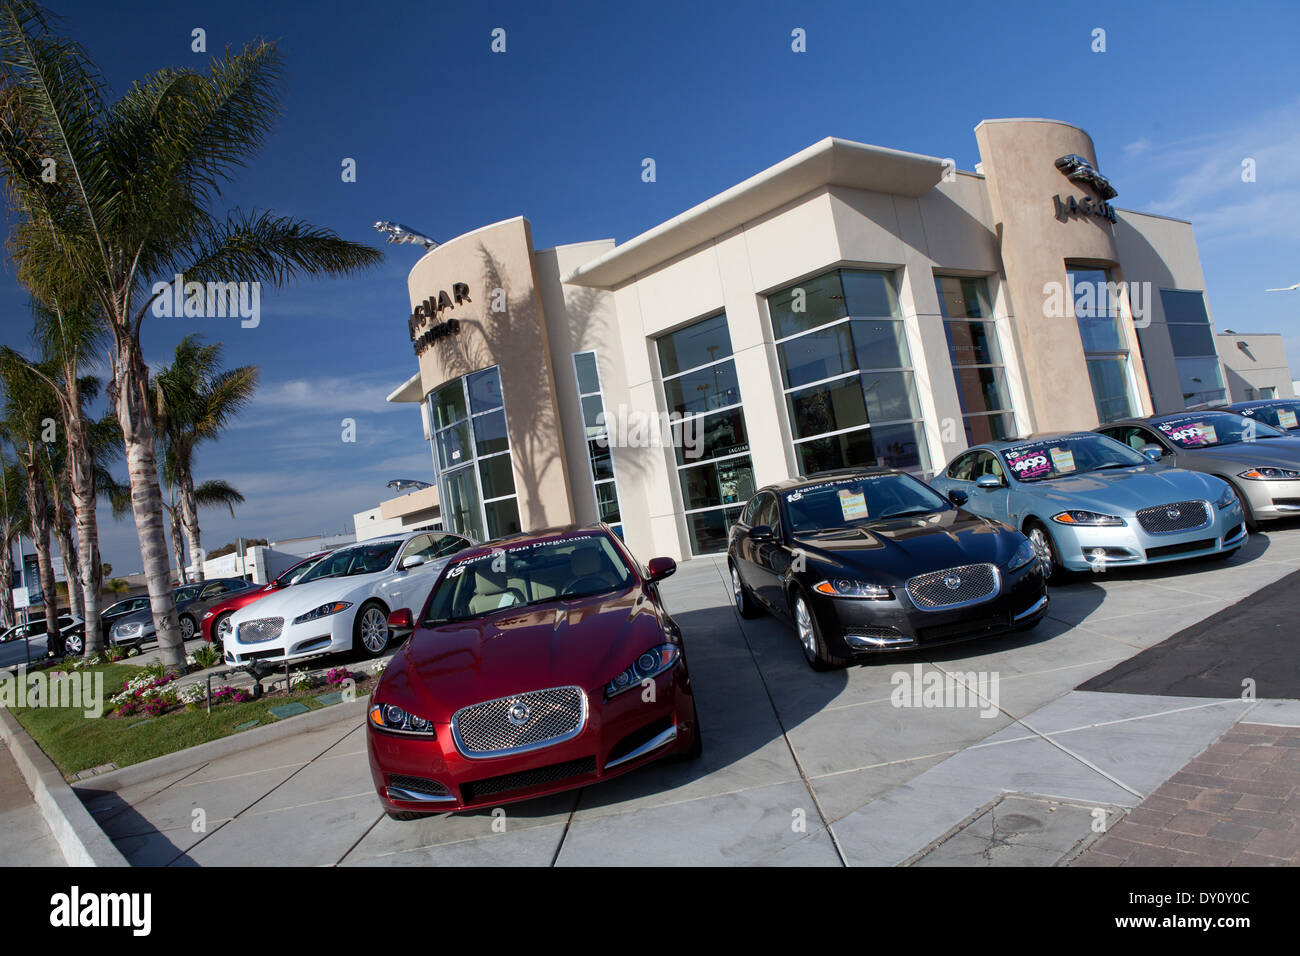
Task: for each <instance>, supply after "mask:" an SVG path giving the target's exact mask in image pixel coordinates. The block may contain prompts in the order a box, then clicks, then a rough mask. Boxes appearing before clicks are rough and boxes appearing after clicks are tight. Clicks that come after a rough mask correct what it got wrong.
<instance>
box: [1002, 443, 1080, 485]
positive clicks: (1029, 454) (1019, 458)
mask: <svg viewBox="0 0 1300 956" xmlns="http://www.w3.org/2000/svg"><path fill="white" fill-rule="evenodd" d="M1046 451H1047V450H1046V449H1045V448H1033V449H1030V450H1028V451H1018V450H1016V449H1014V448H1012V449H1009V450H1008V451H1007V452H1006V458H1007V465H1009V466H1010V468H1011V470H1012V471H1014V472H1015V473H1016V477H1017V478H1036V477H1038V476H1039V475H1044V474H1046V473H1047V472H1049V471H1051V470H1052V463H1051V462H1050V461H1048V459H1047V454H1046ZM1053 451H1055V449H1053ZM1070 457H1071V460H1073V458H1074V456H1073V455H1071V456H1070Z"/></svg>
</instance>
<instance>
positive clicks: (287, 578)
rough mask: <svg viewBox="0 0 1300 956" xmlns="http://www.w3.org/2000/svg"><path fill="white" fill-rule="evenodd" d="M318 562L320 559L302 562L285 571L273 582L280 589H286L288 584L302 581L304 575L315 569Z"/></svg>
mask: <svg viewBox="0 0 1300 956" xmlns="http://www.w3.org/2000/svg"><path fill="white" fill-rule="evenodd" d="M318 561H320V558H313V559H312V560H310V561H304V562H303V563H302V564H300V565H298V566H297V567H296V568H290V569H289V570H288V571H285V572H284V574H282V575H280V576H279V577H278V578H276V579H275V582H276V583H277V584H278V585H280V587H282V588H287V587H288V586H289V585H290V584H296V583H297V582H299V581H301V580H302V576H303V575H304V574H306V573H307V572H308V571H310V570H311V569H312V568H314V567H316V564H317V562H318Z"/></svg>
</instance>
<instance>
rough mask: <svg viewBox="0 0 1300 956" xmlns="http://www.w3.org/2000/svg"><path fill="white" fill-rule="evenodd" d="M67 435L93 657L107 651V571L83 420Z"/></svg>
mask: <svg viewBox="0 0 1300 956" xmlns="http://www.w3.org/2000/svg"><path fill="white" fill-rule="evenodd" d="M67 432H68V471H69V473H70V475H71V482H70V484H71V485H72V510H73V514H74V515H75V516H76V522H77V549H78V554H77V557H78V562H77V563H78V564H79V565H80V570H81V577H80V583H81V600H82V605H83V607H82V610H83V614H82V616H83V617H84V618H85V620H86V640H85V655H86V656H87V657H94V656H95V655H96V654H98V653H99V652H100V651H101V650H103V648H104V635H103V633H102V632H101V630H100V621H99V612H100V606H99V596H100V592H101V591H102V589H103V586H104V567H103V565H102V564H100V561H99V519H98V518H97V517H96V515H95V505H96V501H95V476H94V472H93V471H92V470H91V461H92V455H91V451H90V434H89V429H88V428H87V425H86V421H85V419H84V418H83V419H80V420H79V421H75V422H72V423H70V424H69V427H68V429H67Z"/></svg>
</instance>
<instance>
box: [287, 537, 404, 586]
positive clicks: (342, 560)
mask: <svg viewBox="0 0 1300 956" xmlns="http://www.w3.org/2000/svg"><path fill="white" fill-rule="evenodd" d="M401 546H402V542H401V540H400V539H399V540H396V541H376V542H374V543H372V544H358V545H353V546H352V547H350V548H343V549H342V550H340V551H335V552H334V553H333V554H330V555H326V556H325V557H324V558H322V559H321V560H320V563H319V564H317V565H316V566H315V567H314V568H312V569H311V570H310V571H308V572H307V573H306V574H304V575H303V576H302V578H301V579H300V580H301V582H303V583H306V582H307V581H319V580H321V579H322V578H334V577H347V576H350V575H354V574H373V573H375V572H377V571H384V570H386V569H387V568H388V566H389V565H390V564H392V563H393V557H394V556H395V555H396V554H397V549H398V548H400V547H401Z"/></svg>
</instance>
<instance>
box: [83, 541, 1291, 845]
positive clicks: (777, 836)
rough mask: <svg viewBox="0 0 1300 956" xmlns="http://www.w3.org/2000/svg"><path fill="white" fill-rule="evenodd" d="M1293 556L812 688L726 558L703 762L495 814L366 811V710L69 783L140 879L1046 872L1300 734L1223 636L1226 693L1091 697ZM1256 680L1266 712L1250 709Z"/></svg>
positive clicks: (685, 598)
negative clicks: (1101, 822) (1243, 750)
mask: <svg viewBox="0 0 1300 956" xmlns="http://www.w3.org/2000/svg"><path fill="white" fill-rule="evenodd" d="M1298 565H1300V529H1297V528H1286V529H1281V530H1278V531H1275V532H1273V533H1270V534H1260V535H1256V536H1253V537H1252V539H1251V541H1250V542H1249V543H1248V544H1247V545H1246V547H1245V548H1244V549H1243V550H1242V551H1241V552H1239V553H1238V554H1237V555H1235V556H1234V557H1232V558H1231V559H1230V560H1228V561H1226V562H1220V563H1193V564H1184V565H1172V566H1164V567H1160V568H1151V569H1141V570H1134V571H1129V572H1125V573H1123V574H1112V575H1106V576H1102V575H1097V576H1094V577H1091V578H1087V577H1085V578H1078V579H1075V580H1073V581H1071V582H1069V583H1067V584H1064V585H1061V586H1054V587H1053V588H1052V595H1051V596H1052V607H1051V611H1050V615H1049V617H1048V618H1047V619H1046V620H1044V621H1043V623H1042V624H1040V625H1039V627H1038V628H1037V629H1035V630H1034V631H1032V632H1029V633H1027V634H1019V635H1012V636H1009V637H1003V638H994V639H991V640H986V641H982V642H977V643H967V644H961V645H952V646H948V647H944V648H937V649H935V650H934V651H931V652H928V653H926V652H911V653H907V654H903V655H896V656H893V657H890V658H887V659H880V660H877V661H874V662H871V663H868V664H864V665H861V666H856V667H853V668H850V669H848V670H843V671H833V672H829V673H824V674H817V673H814V672H812V671H811V670H810V669H809V668H808V667H807V666H806V665H805V664H804V662H803V660H802V657H801V655H800V651H799V649H798V646H797V644H796V640H795V638H794V635H793V633H792V632H791V631H790V630H789V629H788V628H787V627H786V626H785V625H784V624H782V623H780V622H777V621H775V620H773V619H770V618H759V619H757V620H754V621H742V620H741V619H740V618H739V617H738V616H737V615H736V613H735V612H734V610H733V608H732V605H731V600H730V592H729V588H728V586H727V583H726V580H725V577H724V574H725V566H724V565H723V564H722V563H721V562H720V561H717V560H704V559H701V560H695V561H691V562H689V563H685V564H683V565H682V566H681V567H680V569H679V571H678V572H677V574H676V576H674V577H673V578H671V579H669V580H668V581H667V582H665V585H664V594H665V600H666V602H667V604H668V606H669V608H670V609H671V610H672V612H673V614H674V616H675V617H676V618H677V620H678V622H679V623H680V624H681V626H682V629H683V631H684V633H685V635H686V638H687V642H688V643H687V655H688V659H689V661H690V665H691V668H692V671H693V674H694V679H695V682H696V689H697V697H698V701H699V708H700V717H701V723H702V725H703V728H704V733H705V753H704V756H703V758H702V759H701V760H700V761H698V762H697V763H694V764H684V765H681V764H677V765H671V764H658V765H654V766H651V767H648V768H646V769H644V770H641V771H638V772H636V773H634V774H630V775H628V776H625V777H622V778H619V779H617V780H614V781H611V782H609V783H605V784H602V785H600V786H599V787H590V788H586V789H583V790H580V791H575V792H572V793H567V794H562V795H558V796H555V797H551V798H545V799H541V800H537V801H532V802H527V803H522V804H513V805H510V806H509V807H506V808H504V809H503V810H502V811H498V813H496V814H493V813H489V812H480V813H468V814H463V815H443V816H436V817H431V818H428V819H426V820H422V821H419V822H414V823H399V822H396V821H393V820H390V819H388V818H387V817H386V816H385V815H384V814H383V812H382V811H381V809H380V807H379V804H378V801H377V800H376V798H375V795H374V792H373V788H372V786H371V782H370V776H369V770H368V767H367V763H366V757H365V740H364V736H363V730H362V728H361V726H360V722H359V720H356V719H353V720H347V721H341V722H338V723H336V724H335V725H332V726H329V727H324V728H320V729H314V730H311V731H309V732H305V733H303V734H301V735H298V736H294V737H291V738H288V739H285V740H280V741H278V742H275V743H272V744H267V745H264V746H260V747H258V748H255V749H252V750H246V751H243V752H241V753H236V754H231V755H228V756H224V757H220V758H218V759H214V760H211V761H209V762H206V763H201V764H198V765H195V766H189V767H184V768H175V769H172V770H170V771H169V772H168V773H166V774H160V775H159V776H158V777H156V778H154V779H148V780H136V781H134V782H130V783H129V785H118V784H117V782H116V781H115V779H114V778H115V777H116V776H118V775H116V774H107V775H104V776H102V777H97V778H94V779H93V780H91V781H86V782H83V783H80V784H78V792H79V793H80V794H81V796H82V798H83V800H84V801H85V802H86V804H87V806H88V808H89V809H90V810H91V812H92V814H94V815H95V817H96V819H97V820H99V822H100V824H101V825H102V826H103V828H104V829H105V831H106V832H107V833H108V834H109V835H110V836H111V837H112V838H113V839H114V841H115V843H116V844H117V846H118V847H119V849H120V850H121V851H122V852H123V853H124V854H125V855H126V856H127V858H128V859H130V860H132V862H135V863H139V864H146V865H150V864H152V865H181V866H184V865H223V864H247V863H255V864H302V865H340V864H342V865H373V864H393V865H400V864H412V865H421V864H424V865H428V864H475V865H481V864H493V863H511V864H535V865H552V864H555V865H583V864H599V865H611V864H631V865H636V864H669V865H683V864H692V865H729V864H758V865H781V864H815V865H831V866H838V865H843V864H846V863H847V864H899V863H917V864H921V865H927V864H934V863H963V864H970V865H989V864H990V863H998V862H1002V863H1027V864H1036V865H1052V864H1057V863H1061V862H1064V861H1067V860H1068V859H1069V858H1071V857H1072V856H1073V855H1075V854H1077V853H1079V852H1080V851H1081V850H1082V849H1083V848H1084V847H1085V846H1086V845H1087V844H1088V843H1089V841H1090V840H1091V839H1092V837H1093V832H1092V828H1091V827H1090V822H1091V821H1092V819H1094V818H1095V817H1096V815H1097V814H1098V813H1100V814H1102V815H1104V816H1105V817H1106V818H1107V819H1108V820H1113V819H1118V818H1119V817H1120V816H1122V815H1123V814H1124V813H1126V812H1127V810H1128V809H1130V808H1133V807H1136V806H1137V805H1138V804H1139V803H1141V802H1142V800H1143V799H1144V798H1145V797H1146V796H1147V795H1149V794H1150V793H1152V792H1153V791H1155V790H1156V789H1157V788H1158V787H1159V786H1160V785H1161V784H1162V783H1163V782H1164V781H1165V780H1167V779H1168V778H1169V777H1171V776H1172V775H1173V774H1174V773H1176V772H1178V771H1179V770H1180V769H1181V768H1182V767H1183V766H1184V765H1185V764H1187V763H1188V762H1189V761H1190V760H1192V759H1193V758H1194V757H1196V755H1197V754H1199V753H1201V752H1202V751H1203V750H1204V749H1205V748H1206V747H1208V746H1209V745H1210V744H1212V743H1213V742H1214V741H1215V740H1217V739H1218V738H1219V737H1221V736H1222V735H1223V734H1224V733H1225V732H1227V731H1229V730H1230V729H1231V728H1232V727H1233V726H1234V725H1235V724H1236V723H1237V722H1238V721H1239V720H1241V719H1242V718H1243V717H1245V716H1247V715H1248V714H1250V715H1252V716H1251V720H1257V721H1258V720H1260V719H1261V717H1260V715H1261V714H1263V713H1267V715H1268V721H1270V722H1273V723H1281V724H1287V723H1293V724H1300V703H1294V702H1288V701H1287V700H1274V699H1272V698H1285V697H1287V696H1288V695H1289V696H1290V697H1297V696H1300V694H1297V693H1296V692H1295V688H1294V686H1293V685H1292V684H1291V683H1289V682H1287V681H1283V682H1280V683H1278V684H1273V683H1271V672H1270V670H1268V669H1265V668H1263V666H1262V665H1263V659H1262V658H1260V657H1259V654H1257V653H1253V652H1252V653H1253V656H1250V657H1248V659H1247V660H1245V661H1244V662H1243V666H1242V668H1239V670H1240V671H1241V672H1240V673H1234V668H1233V666H1232V664H1231V663H1230V661H1231V657H1232V654H1231V653H1230V651H1227V652H1225V645H1224V644H1223V643H1222V641H1221V640H1220V641H1219V643H1218V644H1216V645H1215V646H1216V647H1217V648H1218V654H1217V656H1215V660H1216V661H1218V662H1219V663H1218V665H1217V666H1218V667H1219V670H1220V676H1219V679H1220V681H1221V683H1219V684H1215V685H1213V687H1212V688H1210V689H1213V690H1215V692H1216V693H1219V691H1218V688H1222V693H1221V694H1220V696H1206V694H1205V693H1198V692H1196V691H1195V690H1177V688H1178V687H1180V686H1181V685H1179V684H1178V683H1177V682H1170V681H1165V682H1164V683H1161V681H1159V680H1157V681H1153V682H1148V683H1147V684H1141V685H1125V688H1126V689H1125V690H1124V691H1123V692H1116V690H1117V686H1106V687H1105V688H1104V689H1103V690H1090V689H1087V688H1088V687H1089V686H1091V685H1089V684H1088V683H1087V682H1088V681H1090V680H1092V679H1094V678H1098V677H1099V675H1104V674H1108V673H1119V672H1118V671H1116V670H1115V669H1116V668H1117V667H1118V666H1121V665H1123V664H1124V662H1126V661H1130V659H1133V660H1139V661H1140V660H1142V659H1143V652H1145V651H1147V649H1149V648H1153V647H1155V646H1156V645H1157V644H1160V643H1161V642H1162V641H1164V640H1165V639H1166V638H1169V637H1170V636H1171V635H1174V634H1177V633H1179V632H1182V631H1184V630H1185V629H1187V628H1189V627H1193V626H1194V625H1198V624H1200V622H1202V621H1207V622H1210V623H1208V624H1207V625H1205V627H1206V628H1208V629H1209V631H1212V632H1213V633H1215V634H1219V635H1220V636H1223V635H1228V636H1231V637H1232V639H1233V640H1236V639H1238V638H1239V637H1240V636H1241V632H1242V630H1243V629H1242V628H1241V626H1240V625H1239V624H1237V623H1234V620H1236V619H1235V618H1234V617H1232V616H1229V617H1228V618H1227V619H1226V620H1225V619H1223V618H1216V617H1215V615H1216V614H1218V613H1219V612H1220V611H1223V610H1224V609H1226V608H1229V607H1230V606H1231V605H1234V604H1236V603H1237V602H1238V601H1240V600H1241V599H1242V598H1243V597H1244V596H1245V595H1247V594H1251V593H1253V592H1255V591H1258V590H1259V589H1261V588H1265V587H1267V586H1269V585H1271V584H1273V583H1274V582H1279V581H1283V579H1285V578H1286V577H1287V576H1288V575H1289V574H1291V572H1292V571H1293V569H1294V568H1296V567H1297V566H1298ZM1284 587H1285V585H1284ZM1238 613H1241V610H1240V609H1238V611H1235V612H1234V614H1238ZM1270 648H1271V649H1270ZM1278 652H1279V649H1278V647H1277V646H1276V645H1269V646H1268V648H1264V649H1263V650H1261V651H1260V652H1259V653H1278ZM1153 653H1155V652H1153ZM1225 661H1226V663H1225ZM1197 666H1198V667H1202V666H1203V664H1202V663H1198V664H1197ZM918 668H919V670H917V669H918ZM1167 670H1168V668H1167ZM1174 670H1177V668H1176V667H1175V668H1173V669H1172V670H1168V674H1172V673H1173V671H1174ZM918 673H919V674H920V675H922V677H923V678H926V677H927V675H936V679H940V678H942V677H943V676H944V675H953V676H954V677H956V678H957V679H960V680H967V679H969V676H970V675H979V674H984V675H985V676H993V675H995V676H996V678H997V685H996V693H991V694H988V695H987V696H986V697H985V698H976V697H975V696H974V695H970V697H969V700H968V704H973V706H951V705H944V704H942V703H941V704H940V705H939V706H918V707H900V706H896V705H895V701H893V700H891V694H892V693H893V691H894V689H895V684H896V681H897V678H896V677H895V675H904V676H905V677H907V678H908V679H911V678H912V677H913V676H915V675H916V674H918ZM1168 674H1167V675H1166V676H1168ZM1245 678H1253V679H1255V680H1256V683H1257V695H1258V697H1259V698H1261V700H1243V699H1242V698H1241V681H1242V679H1245ZM1103 683H1104V681H1103ZM1081 685H1082V686H1083V687H1084V688H1085V689H1082V690H1080V689H1077V688H1080V687H1081ZM972 686H974V685H972ZM980 686H985V687H986V689H987V685H980ZM1233 687H1236V688H1237V689H1236V690H1235V691H1233V692H1231V693H1228V691H1229V690H1231V688H1233ZM1202 690H1205V688H1202ZM1174 691H1177V692H1176V693H1175V692H1174ZM1263 698H1269V699H1263ZM196 809H201V810H202V811H203V816H204V818H205V825H204V827H203V828H202V829H201V830H199V829H196V827H195V826H194V820H195V810H196ZM992 849H996V850H997V853H993V852H992Z"/></svg>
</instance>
